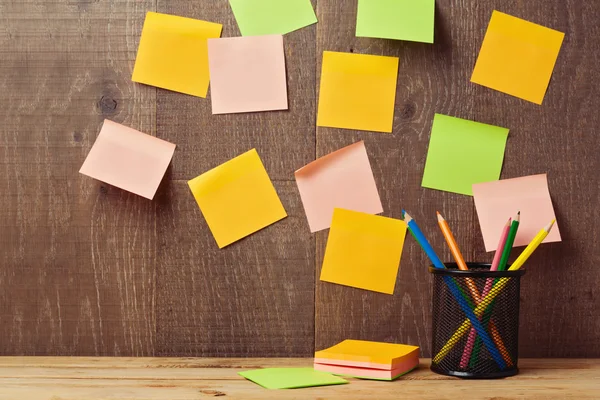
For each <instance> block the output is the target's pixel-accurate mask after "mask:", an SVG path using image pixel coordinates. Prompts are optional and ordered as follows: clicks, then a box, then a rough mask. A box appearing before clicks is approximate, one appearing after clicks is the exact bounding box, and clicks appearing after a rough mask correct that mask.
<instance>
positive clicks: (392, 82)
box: [317, 51, 399, 133]
mask: <svg viewBox="0 0 600 400" xmlns="http://www.w3.org/2000/svg"><path fill="white" fill-rule="evenodd" d="M398 61H399V60H398V57H383V56H372V55H366V54H353V53H337V52H333V51H325V52H323V67H322V71H321V89H320V92H319V110H318V114H317V126H328V127H332V128H345V129H358V130H363V131H375V132H388V133H389V132H392V125H393V122H394V102H395V100H396V82H397V80H398Z"/></svg>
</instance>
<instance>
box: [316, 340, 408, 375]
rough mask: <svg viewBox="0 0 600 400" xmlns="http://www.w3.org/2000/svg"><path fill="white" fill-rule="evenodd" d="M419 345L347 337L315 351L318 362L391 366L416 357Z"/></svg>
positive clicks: (361, 365) (370, 366) (372, 366)
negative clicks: (333, 344)
mask: <svg viewBox="0 0 600 400" xmlns="http://www.w3.org/2000/svg"><path fill="white" fill-rule="evenodd" d="M418 356H419V347H417V346H410V345H407V344H396V343H384V342H370V341H367V340H353V339H347V340H344V341H343V342H340V343H338V344H336V345H335V346H332V347H330V348H328V349H324V350H320V351H317V352H315V359H318V360H319V362H322V363H327V362H330V363H332V360H333V361H335V363H336V364H337V365H356V366H359V367H365V368H386V367H387V368H392V367H394V366H395V365H398V364H400V363H401V362H402V361H404V360H405V359H406V358H410V357H418ZM315 362H316V361H315Z"/></svg>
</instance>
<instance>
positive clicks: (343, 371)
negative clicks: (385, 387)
mask: <svg viewBox="0 0 600 400" xmlns="http://www.w3.org/2000/svg"><path fill="white" fill-rule="evenodd" d="M327 361H328V362H329V363H330V364H321V363H317V362H316V360H315V363H314V369H315V370H316V371H323V372H329V373H332V374H335V375H343V376H352V377H355V378H367V379H380V380H387V381H391V380H394V379H396V378H398V377H399V376H401V375H404V374H406V373H407V372H409V371H412V370H413V369H415V368H416V367H417V366H418V365H419V357H410V358H408V359H406V360H404V361H402V362H401V363H399V364H397V365H395V366H394V368H393V369H376V368H364V367H352V366H345V365H336V364H333V363H335V362H336V360H327Z"/></svg>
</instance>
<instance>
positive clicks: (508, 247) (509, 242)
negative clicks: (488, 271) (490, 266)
mask: <svg viewBox="0 0 600 400" xmlns="http://www.w3.org/2000/svg"><path fill="white" fill-rule="evenodd" d="M520 222H521V211H519V212H518V213H517V216H516V217H515V219H514V220H513V222H512V224H511V226H510V231H509V232H508V238H507V239H506V244H505V245H504V250H503V251H502V258H500V264H499V265H498V270H500V271H504V270H505V269H506V264H507V263H508V258H509V257H510V252H511V251H512V248H513V245H514V244H515V238H516V237H517V231H518V230H519V223H520Z"/></svg>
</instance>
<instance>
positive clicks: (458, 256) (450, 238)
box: [436, 211, 481, 304]
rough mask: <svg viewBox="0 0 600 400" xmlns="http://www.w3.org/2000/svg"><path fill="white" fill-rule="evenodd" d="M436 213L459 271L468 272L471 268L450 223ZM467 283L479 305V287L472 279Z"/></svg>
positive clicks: (468, 279)
mask: <svg viewBox="0 0 600 400" xmlns="http://www.w3.org/2000/svg"><path fill="white" fill-rule="evenodd" d="M436 213H437V219H438V225H439V226H440V229H441V230H442V233H443V235H444V238H445V239H446V243H448V247H449V248H450V252H451V253H452V257H454V260H455V261H456V264H457V265H458V269H460V270H463V271H467V270H468V269H469V268H468V267H467V264H466V263H465V259H464V258H463V256H462V253H461V252H460V249H459V248H458V244H457V243H456V239H454V235H453V234H452V231H451V230H450V226H449V225H448V222H446V220H445V219H444V217H442V214H440V213H439V211H438V212H436ZM466 281H467V286H468V287H469V291H470V292H471V296H473V300H475V303H477V304H478V303H479V302H480V301H481V297H480V296H479V291H478V290H477V286H476V285H475V282H473V279H471V278H467V279H466Z"/></svg>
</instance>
